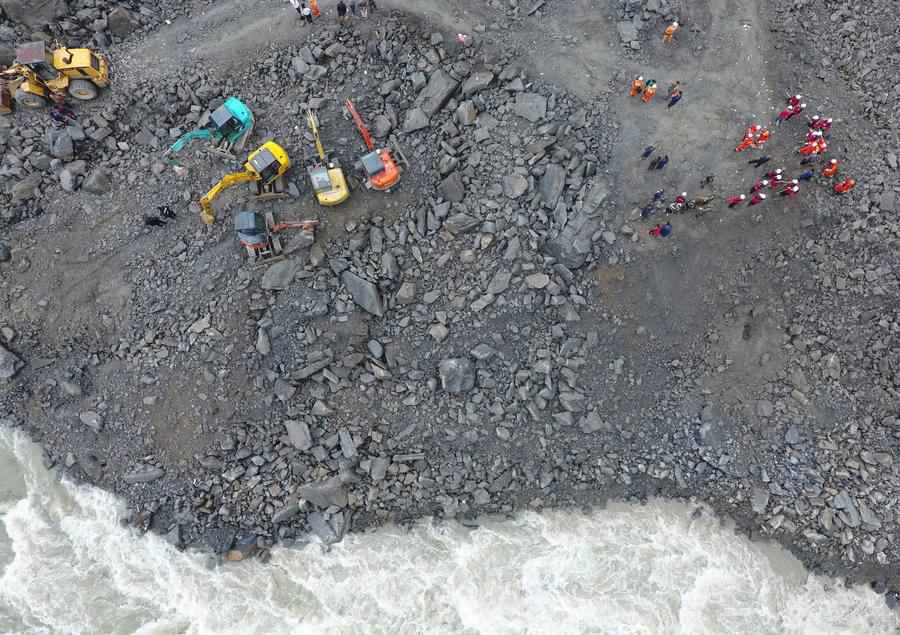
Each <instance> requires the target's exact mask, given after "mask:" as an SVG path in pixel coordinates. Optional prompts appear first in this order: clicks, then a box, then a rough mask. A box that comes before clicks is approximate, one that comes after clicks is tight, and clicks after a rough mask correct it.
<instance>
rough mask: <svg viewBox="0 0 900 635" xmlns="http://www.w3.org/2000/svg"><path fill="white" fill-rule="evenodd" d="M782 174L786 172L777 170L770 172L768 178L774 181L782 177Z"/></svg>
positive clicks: (781, 169)
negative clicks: (777, 177)
mask: <svg viewBox="0 0 900 635" xmlns="http://www.w3.org/2000/svg"><path fill="white" fill-rule="evenodd" d="M782 172H784V169H783V168H777V169H775V170H770V171H768V172H766V178H767V179H774V178H775V177H776V176H779V177H780V176H781V173H782Z"/></svg>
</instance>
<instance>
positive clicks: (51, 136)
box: [47, 128, 75, 161]
mask: <svg viewBox="0 0 900 635" xmlns="http://www.w3.org/2000/svg"><path fill="white" fill-rule="evenodd" d="M47 148H48V149H49V150H50V154H51V155H52V156H54V157H56V158H57V159H62V160H63V161H71V160H72V159H73V158H74V157H75V144H74V143H73V142H72V137H71V135H69V133H68V131H67V130H58V129H56V128H51V129H49V130H48V131H47Z"/></svg>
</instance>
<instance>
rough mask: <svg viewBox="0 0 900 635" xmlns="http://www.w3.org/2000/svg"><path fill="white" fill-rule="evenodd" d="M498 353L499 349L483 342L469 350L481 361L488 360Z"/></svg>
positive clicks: (470, 353)
mask: <svg viewBox="0 0 900 635" xmlns="http://www.w3.org/2000/svg"><path fill="white" fill-rule="evenodd" d="M496 354H497V351H496V350H495V349H493V348H491V347H490V346H488V345H487V344H485V343H481V344H479V345H478V346H476V347H475V348H473V349H472V350H471V351H469V355H471V356H472V357H474V358H475V359H477V360H478V361H480V362H483V361H487V360H489V359H490V358H492V357H493V356H494V355H496Z"/></svg>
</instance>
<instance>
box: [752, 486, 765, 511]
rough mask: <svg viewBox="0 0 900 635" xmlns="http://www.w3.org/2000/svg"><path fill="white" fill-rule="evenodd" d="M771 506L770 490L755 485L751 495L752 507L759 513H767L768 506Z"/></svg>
mask: <svg viewBox="0 0 900 635" xmlns="http://www.w3.org/2000/svg"><path fill="white" fill-rule="evenodd" d="M768 506H769V490H767V489H763V488H761V487H754V488H753V493H752V494H751V495H750V507H751V508H752V509H753V511H754V512H756V513H757V514H762V513H765V511H766V507H768Z"/></svg>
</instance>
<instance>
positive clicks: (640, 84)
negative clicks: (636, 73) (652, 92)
mask: <svg viewBox="0 0 900 635" xmlns="http://www.w3.org/2000/svg"><path fill="white" fill-rule="evenodd" d="M642 92H644V78H643V77H636V78H635V79H634V80H633V81H632V82H631V90H630V91H629V92H628V96H629V97H636V96H638V95H640V94H641V93H642Z"/></svg>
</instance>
